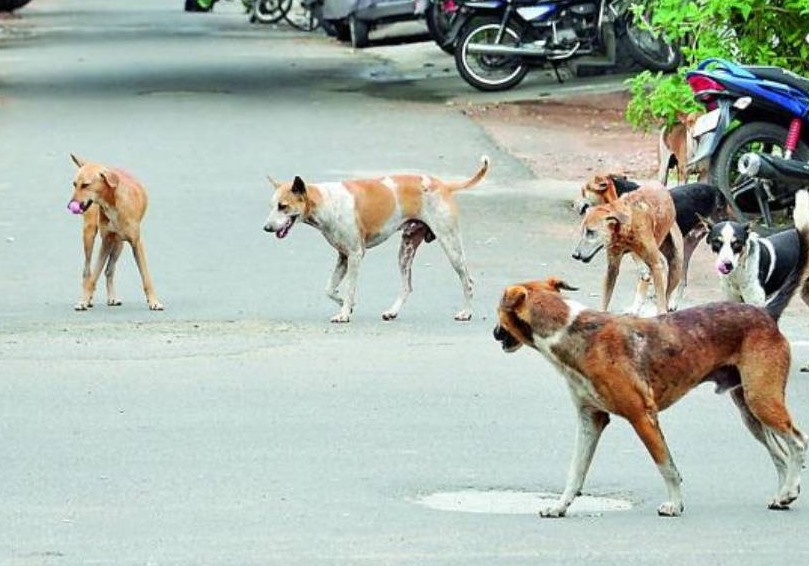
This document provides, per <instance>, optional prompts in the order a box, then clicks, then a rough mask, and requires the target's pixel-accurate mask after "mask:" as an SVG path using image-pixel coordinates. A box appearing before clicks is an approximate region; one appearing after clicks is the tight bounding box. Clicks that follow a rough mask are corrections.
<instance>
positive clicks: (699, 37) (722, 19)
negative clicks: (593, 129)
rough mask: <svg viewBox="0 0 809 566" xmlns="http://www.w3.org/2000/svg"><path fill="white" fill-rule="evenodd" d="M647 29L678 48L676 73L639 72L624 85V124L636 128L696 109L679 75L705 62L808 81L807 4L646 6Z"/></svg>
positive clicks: (678, 2)
mask: <svg viewBox="0 0 809 566" xmlns="http://www.w3.org/2000/svg"><path fill="white" fill-rule="evenodd" d="M647 1H648V2H650V4H651V8H652V9H653V15H652V18H651V26H652V28H653V29H654V30H655V31H658V32H662V33H664V34H665V35H666V37H668V38H670V39H672V40H674V41H676V42H678V44H679V45H680V46H681V49H682V52H683V59H684V62H683V65H682V67H681V68H680V70H679V72H677V73H674V74H671V75H665V76H664V75H661V74H660V73H651V72H649V71H644V72H642V73H640V74H638V75H637V76H636V77H634V78H632V79H629V80H628V81H627V82H628V84H629V87H630V90H631V93H632V100H631V102H630V103H629V107H628V108H627V119H628V120H629V121H630V122H631V123H632V124H633V126H635V127H636V128H642V129H648V128H650V127H653V126H658V125H660V124H663V123H669V124H670V123H673V122H674V121H676V119H677V115H678V113H681V112H689V111H691V110H695V109H697V108H698V106H696V104H695V103H694V101H693V97H692V95H691V91H690V89H689V88H688V85H687V83H686V82H685V71H686V70H688V69H690V68H693V67H694V66H695V65H696V64H697V63H698V62H699V61H702V60H703V59H707V58H709V57H722V58H725V59H730V60H733V61H737V62H740V63H742V64H745V65H775V66H779V67H784V68H786V69H789V70H791V71H793V72H795V73H798V74H801V75H804V76H806V75H809V43H807V40H806V33H807V32H809V0H647Z"/></svg>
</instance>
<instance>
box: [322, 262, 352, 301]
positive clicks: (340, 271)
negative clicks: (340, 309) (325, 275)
mask: <svg viewBox="0 0 809 566" xmlns="http://www.w3.org/2000/svg"><path fill="white" fill-rule="evenodd" d="M347 268H348V256H347V255H346V254H344V253H342V252H337V265H335V266H334V271H333V272H332V274H331V277H329V282H328V283H327V284H326V296H327V297H329V298H330V299H331V300H332V301H334V302H335V303H337V304H338V305H342V304H343V299H342V297H340V295H339V294H338V293H337V287H339V286H340V283H341V282H342V281H343V278H344V277H345V276H346V269H347Z"/></svg>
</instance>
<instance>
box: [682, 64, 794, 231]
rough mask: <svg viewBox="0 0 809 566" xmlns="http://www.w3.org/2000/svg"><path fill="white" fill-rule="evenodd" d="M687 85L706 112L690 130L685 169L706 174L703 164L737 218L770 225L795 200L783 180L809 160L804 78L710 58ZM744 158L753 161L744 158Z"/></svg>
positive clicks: (775, 69)
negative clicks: (691, 145)
mask: <svg viewBox="0 0 809 566" xmlns="http://www.w3.org/2000/svg"><path fill="white" fill-rule="evenodd" d="M686 80H687V81H688V84H689V86H690V87H691V90H692V91H693V92H694V97H695V98H696V100H697V101H698V102H699V103H700V104H702V105H703V106H704V107H705V110H706V113H705V114H703V115H702V116H701V117H700V118H699V119H697V121H696V123H695V124H694V128H693V131H692V135H693V136H694V139H695V141H696V150H695V151H694V155H693V157H692V158H691V160H690V162H689V166H695V167H700V166H702V168H704V163H705V162H706V161H707V162H708V171H709V179H708V181H709V182H710V183H712V184H714V185H716V186H717V187H719V189H720V190H721V191H722V192H723V193H724V194H725V197H726V198H727V199H728V202H729V204H730V205H731V207H732V208H733V210H734V213H735V214H736V216H738V217H739V218H742V219H743V218H745V213H755V214H759V215H762V216H763V217H764V219H765V222H766V223H767V224H768V226H770V225H771V223H772V216H771V210H773V209H775V210H777V209H782V208H786V207H789V206H791V204H792V203H793V202H794V200H793V199H792V198H790V194H792V195H793V196H794V191H792V190H790V189H789V187H790V186H791V185H793V184H794V183H792V182H787V181H786V177H788V176H789V174H790V171H792V173H794V174H797V175H798V176H799V177H800V174H799V173H798V172H797V169H795V167H793V166H797V168H798V169H800V168H801V167H802V164H801V163H800V162H804V163H805V162H807V161H809V128H804V127H803V126H804V125H808V124H809V79H805V78H803V77H801V76H798V75H796V74H794V73H791V72H789V71H787V70H785V69H782V68H780V67H765V66H746V65H738V64H736V63H732V62H730V61H726V60H724V59H707V60H705V61H702V62H701V63H700V64H699V65H698V66H697V68H696V69H694V70H692V71H689V72H687V73H686ZM748 154H751V155H755V156H757V157H755V158H753V157H746V158H745V159H742V158H743V157H745V156H747V155H748ZM790 160H794V161H796V162H798V163H792V164H790V163H789V162H790ZM762 164H763V165H762ZM779 171H781V172H780V173H778V172H779ZM767 176H769V177H772V178H768V177H767ZM777 185H781V187H782V188H783V190H780V189H778V187H777ZM773 190H776V191H777V192H778V193H779V196H778V197H776V196H775V193H773Z"/></svg>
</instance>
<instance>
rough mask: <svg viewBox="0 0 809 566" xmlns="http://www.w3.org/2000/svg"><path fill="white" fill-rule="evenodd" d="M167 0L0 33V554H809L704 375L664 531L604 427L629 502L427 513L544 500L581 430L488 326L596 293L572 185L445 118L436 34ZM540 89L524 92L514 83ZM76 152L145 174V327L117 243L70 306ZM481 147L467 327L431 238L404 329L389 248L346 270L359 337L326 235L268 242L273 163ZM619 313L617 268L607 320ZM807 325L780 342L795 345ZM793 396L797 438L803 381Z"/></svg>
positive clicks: (80, 7)
mask: <svg viewBox="0 0 809 566" xmlns="http://www.w3.org/2000/svg"><path fill="white" fill-rule="evenodd" d="M181 4H182V2H181V1H180V0H172V1H171V2H167V1H161V0H143V1H141V2H137V3H123V2H106V1H101V0H83V1H78V0H60V1H57V0H34V2H32V4H31V5H30V6H29V7H27V8H26V9H25V11H24V12H23V16H24V18H23V20H22V21H18V22H13V23H12V24H11V25H9V26H8V28H7V30H6V31H5V32H4V33H3V35H2V36H0V37H1V38H2V39H0V141H2V145H0V147H2V149H3V151H2V152H0V171H2V175H1V176H0V198H1V199H2V205H0V238H1V239H0V317H1V318H0V360H1V361H0V564H2V565H3V566H6V565H25V566H28V565H51V564H53V565H63V564H64V565H74V564H75V565H81V564H115V565H203V564H204V565H223V566H225V565H228V566H239V565H264V564H282V565H288V564H289V565H291V564H347V565H348V564H351V565H354V564H369V565H371V564H373V565H376V564H447V565H450V564H452V565H455V564H463V565H478V564H479V565H493V564H625V563H628V562H632V563H634V564H660V563H662V562H674V563H677V564H694V565H696V564H739V563H741V564H746V565H748V564H767V565H771V564H777V563H786V562H789V563H801V562H805V561H806V560H807V558H809V542H807V537H806V524H807V516H808V515H809V512H808V511H807V509H808V507H807V503H806V501H805V500H799V501H798V502H797V503H796V504H795V506H794V509H793V510H791V511H789V512H771V511H768V510H767V509H766V503H767V501H768V500H769V497H770V496H771V495H772V493H773V492H774V490H775V481H776V477H775V473H774V471H773V469H772V465H771V463H770V462H769V458H768V457H767V456H766V454H765V451H764V450H763V449H762V448H761V447H760V446H759V445H758V444H757V443H756V442H754V441H753V440H752V438H751V437H750V436H749V434H748V433H747V432H746V431H745V430H744V429H743V427H742V425H741V422H740V419H739V417H738V415H737V414H736V413H735V410H734V408H733V407H732V403H731V402H730V400H729V399H726V398H717V397H716V395H714V393H713V391H712V390H711V388H710V387H708V386H704V387H700V388H698V389H697V390H696V391H694V392H693V393H692V394H691V395H690V396H689V397H687V398H686V399H685V400H684V401H683V402H682V403H680V404H679V405H677V406H676V407H674V408H673V409H671V410H670V411H669V412H668V413H666V414H664V415H663V417H662V423H663V427H664V430H665V432H666V434H667V438H668V440H669V444H670V446H671V449H672V452H673V454H674V458H675V461H676V462H677V464H678V466H679V468H680V471H681V472H682V474H683V476H684V481H685V483H684V496H685V502H686V513H685V515H684V516H683V517H682V518H679V519H660V518H658V517H657V516H656V513H655V509H656V507H657V505H658V504H659V503H660V502H661V501H662V500H663V498H664V493H665V492H664V488H663V482H662V480H661V479H660V478H659V476H658V473H657V470H656V468H655V466H654V465H653V464H652V462H651V460H650V459H649V457H648V455H647V454H646V453H645V451H644V449H643V448H642V446H641V445H640V442H639V441H638V440H637V439H636V438H635V437H634V434H633V433H632V432H631V430H630V429H629V427H628V426H627V425H626V424H625V423H623V422H621V421H619V420H614V424H613V426H611V427H610V429H609V430H608V431H607V433H606V434H605V436H604V439H603V441H602V445H601V447H600V448H599V451H598V453H597V455H596V460H595V463H594V466H593V469H592V470H591V474H590V477H589V478H588V482H587V483H586V486H585V491H586V493H587V494H589V495H594V496H600V497H607V496H608V497H612V498H617V499H619V500H620V501H622V502H625V503H628V504H629V509H628V510H621V511H605V512H588V511H586V510H582V511H578V512H577V511H576V510H575V508H574V509H572V510H571V515H570V516H569V517H568V518H567V519H564V520H541V519H539V518H538V517H537V516H536V514H535V513H534V511H535V510H536V508H534V507H532V506H528V508H524V507H519V506H516V507H514V508H512V509H510V511H511V512H494V511H497V509H495V508H494V507H495V506H491V507H490V508H486V507H485V506H484V507H483V508H477V511H478V512H474V513H473V512H462V511H447V510H438V509H435V508H431V507H429V506H427V505H425V504H423V501H422V500H423V499H424V498H427V497H430V496H433V495H435V494H442V493H447V492H457V491H463V490H466V491H467V492H471V493H473V494H477V495H478V498H479V499H480V498H482V499H487V498H488V499H487V500H489V501H491V500H499V499H498V498H500V499H502V497H505V496H506V495H508V494H510V495H514V494H518V495H520V494H522V495H530V494H533V493H535V492H556V493H558V492H559V491H560V490H561V488H562V486H563V484H564V479H565V475H566V470H567V461H568V458H569V456H570V453H571V450H572V442H573V437H574V428H575V423H574V417H573V410H572V408H571V404H570V401H569V398H568V393H567V390H566V387H565V385H564V383H563V380H562V379H561V378H560V377H559V376H558V375H556V374H555V372H554V371H553V370H552V369H551V368H550V366H549V365H548V364H546V363H545V362H544V360H542V359H541V358H540V356H539V355H537V354H534V353H530V352H527V351H520V352H518V353H516V354H514V355H510V356H509V355H505V354H503V353H502V352H501V351H500V349H499V347H498V345H497V344H496V343H495V342H494V340H493V339H492V337H491V329H492V326H493V320H492V316H493V313H494V307H495V305H496V303H497V300H498V298H499V295H500V293H501V292H502V289H503V288H504V286H505V285H507V284H508V283H511V282H514V281H519V280H523V279H528V278H534V277H541V276H545V275H548V274H556V275H560V276H562V277H565V278H567V279H569V280H570V281H571V282H572V283H575V284H578V285H580V286H581V287H582V291H580V292H579V293H578V297H579V299H580V300H581V301H582V302H585V303H588V304H593V305H595V304H597V301H598V298H597V296H595V295H596V294H597V292H598V286H599V280H600V276H601V273H602V269H603V264H600V263H598V262H596V263H595V264H594V265H593V266H589V267H587V268H583V267H582V266H580V265H578V264H575V263H574V262H573V261H572V260H571V259H570V251H571V249H572V247H573V243H574V241H575V237H576V220H575V218H574V217H573V216H572V213H571V212H570V211H569V210H568V209H567V208H566V200H565V199H566V197H567V196H569V195H570V192H571V191H572V190H573V187H571V186H570V185H569V184H564V183H558V182H555V181H553V180H549V179H535V178H533V177H532V176H531V174H530V172H529V171H528V170H527V169H526V168H525V167H524V166H523V165H522V164H521V163H520V162H518V161H516V160H514V159H512V158H511V157H510V156H509V155H507V154H505V153H503V152H502V151H501V150H500V149H499V148H498V147H497V146H496V145H495V144H494V143H493V142H492V140H490V139H489V138H487V136H486V135H485V133H484V132H482V131H481V130H480V129H479V128H478V127H477V126H476V125H475V124H474V123H472V122H471V121H469V120H468V119H467V118H466V117H464V115H463V114H462V113H461V112H459V111H458V106H459V105H461V104H463V103H465V101H467V100H472V101H474V100H479V98H475V97H476V96H477V95H469V94H468V87H466V86H465V85H464V84H463V83H462V82H461V80H460V79H459V78H457V77H455V76H449V74H448V73H446V72H445V71H444V70H443V67H442V65H444V64H445V63H438V64H436V65H432V66H430V65H428V66H426V67H425V65H424V60H423V59H419V57H424V53H427V52H428V50H429V47H427V48H425V47H423V46H422V47H418V46H417V47H413V46H410V47H402V48H401V51H400V52H397V51H396V49H397V48H396V47H392V46H386V47H380V48H375V49H369V50H365V51H359V52H353V51H352V50H350V49H348V48H346V47H344V46H341V45H338V44H336V43H333V42H331V41H328V40H326V39H325V38H323V37H320V36H309V35H306V34H302V33H298V32H292V31H290V30H289V29H287V28H283V27H280V28H266V27H259V26H249V25H248V24H247V21H246V17H245V16H243V15H242V14H240V13H239V10H238V6H237V4H236V3H220V4H221V5H218V6H217V10H216V11H215V12H214V13H212V14H185V13H183V12H182V11H181V9H180V8H181ZM4 27H5V26H4ZM430 57H433V56H432V55H430ZM435 57H436V60H439V59H438V57H442V56H441V55H440V54H439V53H437V49H436V55H435ZM441 61H446V58H444V59H441ZM551 84H552V83H550V82H547V81H546V82H543V79H542V77H541V76H538V77H537V78H536V79H534V82H533V83H529V84H528V85H527V86H526V87H525V88H526V90H524V91H522V92H523V94H512V95H511V96H527V97H531V96H539V95H541V94H542V93H543V92H545V89H549V88H551V86H550V85H551ZM593 84H594V83H592V82H588V83H586V84H583V83H577V84H574V85H569V86H568V87H566V88H593V86H592V85H593ZM602 86H603V85H602ZM71 152H73V153H76V154H79V155H81V156H84V157H86V158H88V159H92V160H97V161H101V162H103V163H109V164H115V165H120V166H123V167H125V168H127V169H129V170H131V171H132V172H134V173H135V174H136V175H137V176H139V177H140V178H141V179H142V180H143V181H144V182H145V184H146V185H147V187H148V188H149V191H150V192H149V195H150V209H149V213H148V215H147V218H146V220H145V223H144V237H145V241H146V247H147V251H148V257H149V263H150V267H151V271H152V275H153V278H154V281H155V285H156V288H157V292H158V295H159V297H160V298H161V300H162V301H163V302H164V304H165V305H166V310H165V311H164V312H159V313H155V312H149V311H148V310H147V308H146V306H145V303H144V300H143V297H142V294H141V291H140V288H139V282H138V277H137V272H136V270H135V267H134V262H132V260H131V256H130V254H129V252H128V250H125V252H124V256H123V258H122V261H121V263H120V267H119V273H118V281H119V290H120V294H121V295H122V297H123V299H124V304H123V305H122V306H121V307H117V308H108V307H106V306H103V305H99V306H96V307H95V308H94V309H93V310H91V311H90V312H85V313H76V312H73V310H72V308H71V307H72V304H73V303H74V301H75V300H76V299H77V298H78V294H79V290H80V269H81V259H80V240H79V220H78V219H77V218H75V217H73V216H72V215H70V214H69V213H68V212H67V210H66V209H65V205H66V203H67V200H68V198H69V196H70V192H71V186H70V183H71V181H72V175H73V172H74V166H73V164H72V163H71V162H70V160H69V157H68V156H69V153H71ZM482 154H487V155H489V156H491V158H492V161H493V164H494V167H493V170H492V173H491V176H490V178H489V179H488V180H487V181H486V182H485V183H484V184H483V185H481V186H480V187H478V188H475V189H473V190H471V191H469V192H468V193H465V194H462V195H459V199H458V200H459V204H460V208H461V218H462V229H463V234H464V239H465V243H466V246H467V254H468V256H469V260H470V267H471V270H472V273H473V276H474V278H475V280H476V282H477V288H476V299H475V307H476V316H475V318H474V319H473V321H471V322H470V323H456V322H454V321H453V320H452V314H453V313H454V312H455V310H456V309H457V307H458V306H459V305H460V300H461V292H460V288H459V285H458V282H457V279H456V278H455V274H454V273H453V272H452V270H451V269H450V267H449V265H448V264H447V262H446V260H445V258H444V257H443V255H442V253H441V251H440V249H438V248H437V246H434V245H433V246H424V249H423V250H421V251H420V255H419V256H418V257H417V260H416V264H415V267H414V285H415V291H414V293H413V295H412V297H411V299H410V301H409V302H408V304H407V305H406V306H405V308H404V310H403V311H402V314H401V317H400V319H399V320H396V321H395V322H390V323H385V322H383V321H382V320H381V319H380V313H381V312H382V311H383V310H384V309H385V308H386V307H387V306H388V305H389V304H390V302H391V301H392V299H393V298H394V296H395V294H396V292H397V290H398V274H397V267H396V253H397V246H398V243H396V242H393V241H391V242H389V243H387V244H385V245H383V246H380V248H379V249H375V250H373V251H371V252H369V254H368V256H367V258H366V261H365V262H364V264H363V267H362V270H361V275H360V293H359V304H358V306H357V308H356V311H355V316H354V319H353V321H352V322H351V324H349V325H339V326H336V325H331V324H329V323H328V319H329V317H330V316H331V315H333V314H334V313H335V308H334V305H333V304H332V303H331V302H330V301H329V300H328V299H326V297H325V296H324V294H323V292H322V288H323V287H324V284H325V282H326V278H327V276H328V274H329V272H330V270H331V268H332V265H333V261H334V258H333V252H332V251H331V249H330V248H329V247H328V246H327V244H326V243H325V242H324V241H323V239H322V237H321V236H320V235H319V234H317V232H316V231H315V230H313V229H311V228H309V227H306V226H297V227H295V228H294V229H293V231H292V233H291V234H290V236H289V237H288V238H287V239H286V240H284V241H279V240H276V239H275V238H273V237H271V236H269V235H267V234H265V233H263V232H262V230H261V227H262V225H263V221H264V218H265V216H266V213H267V210H266V207H267V203H268V198H269V194H270V192H269V191H270V188H269V184H268V183H267V181H266V179H265V176H266V175H268V174H269V175H272V176H273V177H275V178H279V179H285V178H290V177H291V176H293V175H301V176H303V177H304V179H309V180H326V179H339V178H343V177H347V176H357V175H366V174H374V173H388V172H391V171H424V172H431V173H435V174H438V175H441V176H444V177H448V178H455V177H457V178H460V177H465V176H468V175H469V174H470V173H471V172H472V171H474V169H475V167H476V166H477V163H478V159H479V157H480V155H482ZM625 277H626V276H625ZM102 296H103V295H102ZM628 303H629V287H628V284H627V282H626V279H625V280H624V282H623V284H622V287H621V288H620V289H619V294H618V296H617V297H616V304H628ZM803 308H804V307H803V306H802V305H798V306H793V307H791V310H790V312H789V314H788V315H787V316H786V317H785V319H784V329H785V332H786V333H787V335H788V336H789V337H790V338H791V339H792V340H793V341H794V343H795V352H796V356H798V357H802V358H804V359H805V358H806V357H807V356H809V352H807V348H806V342H804V341H802V339H803V336H804V333H805V324H804V323H803V320H805V311H803V310H801V309H803ZM683 355H688V353H687V352H684V353H683ZM792 378H793V379H792V380H791V382H790V385H789V391H788V395H789V401H790V406H791V408H792V411H793V414H794V416H795V418H796V420H797V421H798V423H800V424H802V425H803V427H804V428H805V429H807V428H809V382H808V381H807V378H806V377H805V375H802V374H799V373H798V372H797V371H796V370H795V371H794V372H793V376H792ZM461 507H462V508H463V509H467V508H466V507H463V506H461ZM467 510H468V509H467ZM487 511H490V512H487Z"/></svg>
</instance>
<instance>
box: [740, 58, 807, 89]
mask: <svg viewBox="0 0 809 566" xmlns="http://www.w3.org/2000/svg"><path fill="white" fill-rule="evenodd" d="M742 68H743V69H745V70H746V71H748V72H750V73H752V74H753V75H755V76H756V77H758V78H760V79H764V80H767V81H773V82H776V83H783V84H786V85H789V86H791V87H794V88H797V89H798V90H801V91H803V92H804V93H806V94H807V95H809V79H805V78H803V77H801V76H799V75H796V74H795V73H792V72H790V71H787V70H784V69H782V68H780V67H757V66H748V65H744V66H743V67H742Z"/></svg>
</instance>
